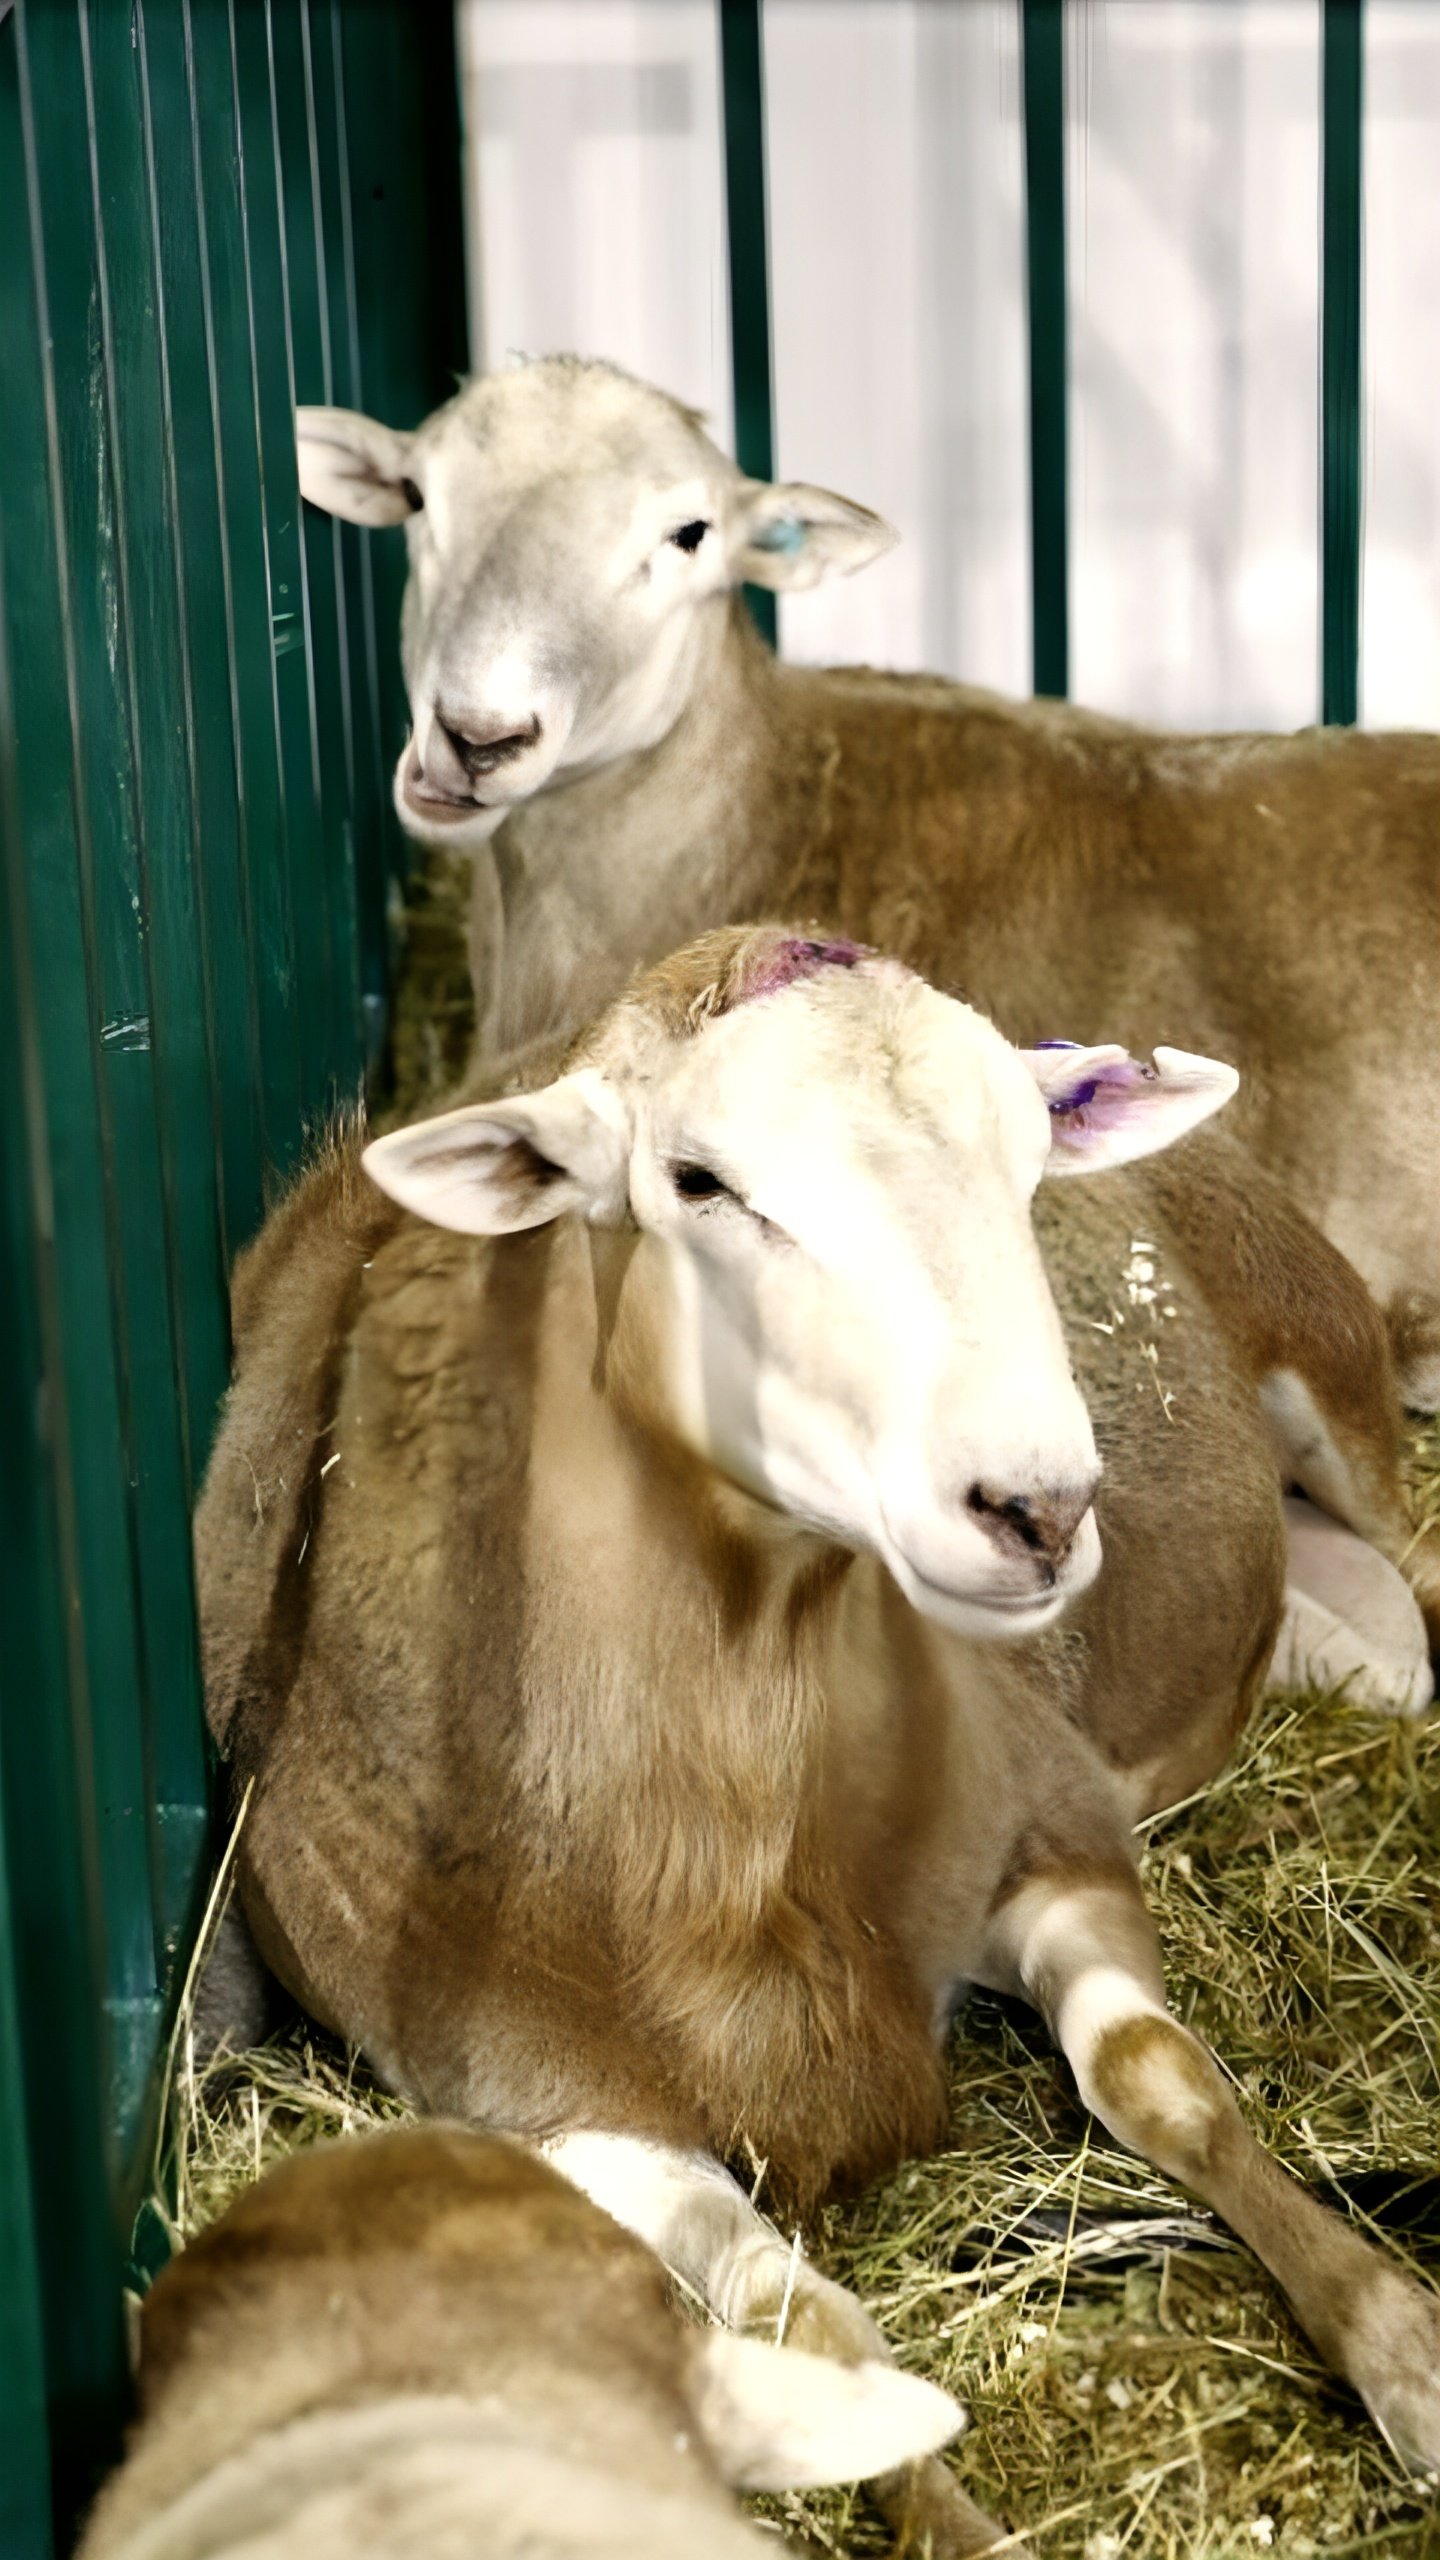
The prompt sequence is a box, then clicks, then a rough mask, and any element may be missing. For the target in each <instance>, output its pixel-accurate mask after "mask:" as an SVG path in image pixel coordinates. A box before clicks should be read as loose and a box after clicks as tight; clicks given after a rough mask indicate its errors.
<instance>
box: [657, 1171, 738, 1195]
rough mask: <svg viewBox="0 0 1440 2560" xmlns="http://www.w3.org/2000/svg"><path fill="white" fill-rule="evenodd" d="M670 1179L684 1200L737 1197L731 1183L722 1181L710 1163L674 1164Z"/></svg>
mask: <svg viewBox="0 0 1440 2560" xmlns="http://www.w3.org/2000/svg"><path fill="white" fill-rule="evenodd" d="M670 1179H671V1181H672V1182H673V1183H674V1185H675V1188H676V1190H677V1191H678V1192H679V1194H680V1197H681V1199H682V1200H733V1199H734V1197H735V1194H734V1192H733V1191H732V1190H731V1188H730V1185H729V1183H728V1182H722V1181H721V1179H720V1176H719V1174H718V1173H712V1172H711V1170H710V1167H709V1166H708V1164H677V1165H674V1166H672V1168H671V1173H670Z"/></svg>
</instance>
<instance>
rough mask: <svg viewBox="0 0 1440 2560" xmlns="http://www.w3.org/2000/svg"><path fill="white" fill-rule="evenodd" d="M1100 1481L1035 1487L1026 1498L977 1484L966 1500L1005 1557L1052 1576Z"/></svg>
mask: <svg viewBox="0 0 1440 2560" xmlns="http://www.w3.org/2000/svg"><path fill="white" fill-rule="evenodd" d="M1099 1481H1100V1479H1099V1476H1098V1475H1092V1476H1089V1477H1087V1478H1086V1480H1085V1482H1084V1483H1083V1484H1049V1485H1035V1486H1032V1487H1031V1488H1030V1489H1029V1490H1028V1491H1026V1492H1025V1493H1010V1492H1007V1491H1006V1490H1005V1489H1004V1487H1003V1486H998V1485H991V1484H972V1486H971V1487H970V1491H969V1493H968V1494H967V1495H966V1497H965V1499H966V1503H967V1506H968V1508H969V1509H970V1510H971V1511H973V1512H974V1514H975V1516H976V1518H977V1519H978V1520H979V1521H980V1524H981V1526H982V1528H984V1529H985V1530H986V1532H987V1533H988V1535H989V1536H990V1537H991V1538H992V1539H993V1540H994V1542H995V1545H996V1546H997V1547H998V1548H999V1550H1000V1552H1001V1554H1002V1555H1005V1556H1012V1557H1017V1558H1018V1557H1024V1556H1030V1557H1033V1558H1034V1559H1035V1560H1036V1561H1037V1562H1038V1563H1041V1564H1045V1565H1048V1566H1049V1567H1050V1568H1051V1570H1052V1571H1053V1570H1054V1569H1056V1568H1057V1567H1059V1566H1060V1565H1062V1564H1063V1563H1064V1561H1065V1559H1066V1557H1067V1556H1068V1554H1069V1553H1070V1549H1071V1547H1072V1546H1073V1544H1074V1542H1075V1533H1076V1531H1077V1529H1078V1528H1079V1526H1080V1523H1081V1521H1082V1520H1083V1519H1084V1517H1085V1514H1086V1512H1087V1511H1088V1510H1089V1508H1090V1505H1091V1503H1092V1502H1093V1501H1094V1499H1095V1488H1096V1486H1097V1484H1098V1483H1099Z"/></svg>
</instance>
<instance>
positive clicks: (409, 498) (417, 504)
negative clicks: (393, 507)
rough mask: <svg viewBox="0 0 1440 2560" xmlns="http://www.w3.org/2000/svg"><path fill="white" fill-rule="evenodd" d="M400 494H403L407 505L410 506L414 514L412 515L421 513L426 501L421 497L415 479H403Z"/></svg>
mask: <svg viewBox="0 0 1440 2560" xmlns="http://www.w3.org/2000/svg"><path fill="white" fill-rule="evenodd" d="M400 495H401V497H402V498H403V499H404V500H405V503H406V505H407V506H408V507H409V509H410V513H411V514H412V516H418V515H419V513H420V510H421V508H422V507H423V506H424V504H425V501H424V499H423V498H422V497H421V495H420V492H419V490H418V489H417V488H416V486H415V483H414V481H413V480H402V481H401V483H400Z"/></svg>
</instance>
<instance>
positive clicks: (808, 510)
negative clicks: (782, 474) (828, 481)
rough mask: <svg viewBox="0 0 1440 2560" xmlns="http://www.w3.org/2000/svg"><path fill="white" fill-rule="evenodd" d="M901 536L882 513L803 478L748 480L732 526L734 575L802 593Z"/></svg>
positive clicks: (888, 547)
mask: <svg viewBox="0 0 1440 2560" xmlns="http://www.w3.org/2000/svg"><path fill="white" fill-rule="evenodd" d="M899 539H900V536H899V535H898V533H897V532H896V531H895V528H894V526H893V525H890V524H887V523H886V522H885V519H884V517H883V516H877V515H872V514H871V512H870V509H869V508H868V507H860V506H857V505H856V504H855V502H854V500H853V499H852V498H839V497H837V496H836V494H835V492H834V490H833V489H812V488H811V487H810V486H809V484H808V482H806V481H804V480H780V481H769V480H747V481H745V482H743V483H742V486H741V489H740V492H739V496H738V498H737V500H736V502H735V509H734V514H733V516H732V519H731V527H730V564H731V575H732V576H733V577H735V578H737V579H741V580H743V581H744V582H745V583H746V584H747V585H749V586H752V587H774V588H777V589H784V590H785V591H786V592H787V593H789V594H792V595H793V594H798V593H799V591H800V589H801V588H802V587H818V586H819V584H820V581H821V579H822V578H832V577H848V576H849V574H850V572H851V570H852V569H863V568H865V567H867V566H868V564H869V562H870V561H872V560H878V559H879V557H880V555H881V553H882V551H889V550H891V549H892V548H893V547H894V545H895V544H896V543H897V542H898V541H899Z"/></svg>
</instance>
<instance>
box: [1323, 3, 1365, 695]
mask: <svg viewBox="0 0 1440 2560" xmlns="http://www.w3.org/2000/svg"><path fill="white" fill-rule="evenodd" d="M1324 9H1325V14H1324V21H1323V23H1324V84H1323V85H1324V104H1323V113H1322V118H1321V195H1322V234H1323V237H1322V279H1321V353H1320V595H1321V608H1320V717H1321V719H1322V720H1324V721H1327V722H1339V723H1343V724H1346V725H1349V724H1351V723H1353V721H1354V720H1355V718H1356V714H1357V709H1358V700H1359V667H1360V506H1361V410H1360V366H1361V308H1360V297H1361V272H1362V271H1361V114H1362V105H1363V94H1364V57H1365V20H1364V9H1363V5H1362V0H1324Z"/></svg>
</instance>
